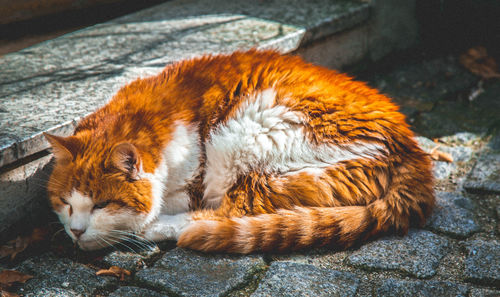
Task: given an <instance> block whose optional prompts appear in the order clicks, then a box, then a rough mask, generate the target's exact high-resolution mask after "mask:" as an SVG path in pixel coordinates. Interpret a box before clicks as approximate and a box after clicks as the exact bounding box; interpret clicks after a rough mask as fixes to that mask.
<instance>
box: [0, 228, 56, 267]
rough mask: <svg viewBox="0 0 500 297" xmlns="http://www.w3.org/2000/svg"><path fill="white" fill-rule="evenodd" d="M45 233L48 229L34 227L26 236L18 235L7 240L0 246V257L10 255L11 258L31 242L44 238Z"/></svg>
mask: <svg viewBox="0 0 500 297" xmlns="http://www.w3.org/2000/svg"><path fill="white" fill-rule="evenodd" d="M47 233H48V231H47V229H45V228H35V229H33V232H31V234H30V235H28V236H18V237H17V238H16V239H13V240H10V241H8V242H7V243H6V244H4V245H2V246H0V258H4V257H8V256H10V259H11V260H13V259H14V258H15V257H16V256H17V254H19V253H20V252H22V251H24V250H25V249H26V248H27V247H28V246H30V245H31V244H33V243H36V242H40V241H42V240H44V239H45V237H46V236H47Z"/></svg>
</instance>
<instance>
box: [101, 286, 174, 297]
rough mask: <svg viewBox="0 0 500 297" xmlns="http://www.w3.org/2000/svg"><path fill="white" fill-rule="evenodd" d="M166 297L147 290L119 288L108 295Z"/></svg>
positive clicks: (118, 296)
mask: <svg viewBox="0 0 500 297" xmlns="http://www.w3.org/2000/svg"><path fill="white" fill-rule="evenodd" d="M124 296H127V297H146V296H147V297H167V296H168V295H166V294H160V293H157V292H155V291H151V290H148V289H143V288H137V287H129V286H125V287H120V288H119V289H118V290H116V291H114V292H113V293H111V294H109V297H124Z"/></svg>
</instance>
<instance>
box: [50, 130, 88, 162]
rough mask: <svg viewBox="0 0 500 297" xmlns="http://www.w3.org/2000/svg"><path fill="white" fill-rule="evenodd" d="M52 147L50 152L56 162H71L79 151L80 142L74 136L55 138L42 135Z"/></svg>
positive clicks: (54, 136)
mask: <svg viewBox="0 0 500 297" xmlns="http://www.w3.org/2000/svg"><path fill="white" fill-rule="evenodd" d="M43 135H44V136H45V138H47V140H48V141H49V143H50V145H51V146H52V152H53V153H54V156H55V157H56V160H58V161H71V160H73V159H74V158H75V156H76V154H77V153H78V151H79V150H80V149H81V142H80V140H79V139H78V138H76V137H75V136H68V137H62V136H56V135H51V134H49V133H45V132H44V133H43Z"/></svg>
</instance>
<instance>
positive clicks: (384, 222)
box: [177, 195, 434, 254]
mask: <svg viewBox="0 0 500 297" xmlns="http://www.w3.org/2000/svg"><path fill="white" fill-rule="evenodd" d="M403 201H404V200H403ZM392 202H394V200H392V199H389V200H386V199H380V200H376V201H374V202H373V203H371V204H369V205H367V206H342V207H296V208H294V209H292V210H279V211H278V212H276V213H271V214H261V215H257V216H245V217H241V218H221V217H216V216H214V217H211V216H210V215H208V214H206V215H204V216H202V218H201V219H197V220H195V221H193V222H192V223H191V224H190V225H189V226H188V227H187V228H186V229H185V230H184V232H183V233H182V234H181V235H180V237H179V239H178V243H177V244H178V246H180V247H186V248H190V249H195V250H200V251H206V252H230V253H242V254H247V253H252V252H286V251H291V250H299V249H303V248H306V247H321V246H328V247H331V248H339V249H344V248H348V247H350V246H353V245H356V244H357V243H360V242H363V241H366V240H368V239H371V238H374V237H376V236H379V235H382V234H385V233H387V232H396V233H398V234H406V232H407V231H408V228H409V225H410V222H412V223H414V222H416V223H417V224H418V225H422V224H423V223H424V222H425V217H426V216H427V215H428V214H429V212H430V211H431V208H432V206H433V203H434V200H433V196H432V195H431V196H430V198H429V199H428V201H427V202H426V203H422V201H419V202H417V201H415V203H411V201H406V202H409V204H408V205H393V203H392Z"/></svg>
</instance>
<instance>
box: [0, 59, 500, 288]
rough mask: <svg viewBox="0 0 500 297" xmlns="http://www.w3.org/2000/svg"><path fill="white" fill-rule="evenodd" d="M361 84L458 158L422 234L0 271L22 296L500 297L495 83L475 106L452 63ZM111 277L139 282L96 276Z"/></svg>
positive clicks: (80, 259)
mask: <svg viewBox="0 0 500 297" xmlns="http://www.w3.org/2000/svg"><path fill="white" fill-rule="evenodd" d="M365 79H367V80H368V81H369V83H370V84H371V85H373V86H376V87H378V88H380V89H381V90H382V91H383V92H385V93H388V94H390V95H391V96H393V97H394V98H395V100H396V101H397V102H398V103H399V104H401V105H402V107H403V108H402V110H403V112H404V113H406V114H407V116H408V119H409V121H410V122H411V123H412V125H413V127H414V129H415V130H416V132H417V133H418V134H419V135H421V136H418V137H417V140H418V141H419V142H420V144H421V145H422V147H423V148H424V149H425V150H427V151H430V150H431V149H432V148H434V147H435V146H436V144H437V143H438V144H440V148H439V149H440V150H442V151H444V152H448V153H450V154H451V155H452V156H453V158H454V162H453V163H444V162H435V163H434V173H435V176H436V191H437V207H436V209H435V211H434V213H433V214H432V216H431V217H430V219H429V221H428V223H427V225H426V226H425V227H424V228H423V229H412V230H410V232H409V234H408V235H407V236H405V237H397V236H388V237H384V238H381V239H379V240H375V241H373V242H370V243H367V244H365V245H362V246H361V247H358V248H355V249H352V250H348V251H328V250H318V249H316V250H311V251H304V252H301V253H292V254H287V255H260V254H258V255H251V256H234V255H204V254H200V253H196V252H191V251H186V250H182V249H179V248H175V247H174V245H173V244H172V243H164V244H160V246H159V247H155V248H153V249H152V250H151V251H147V252H139V253H135V252H131V251H126V250H122V251H113V250H111V251H103V252H98V253H92V254H88V253H83V252H80V251H76V250H74V249H72V248H68V249H66V250H63V251H59V252H56V251H54V250H53V249H49V248H46V249H45V251H43V249H41V250H42V251H43V252H39V253H38V254H36V253H35V254H33V255H31V256H25V257H24V258H22V256H21V259H20V260H18V261H17V262H16V261H15V262H13V263H0V266H3V267H4V268H12V269H17V270H19V271H22V272H25V273H29V274H31V275H33V276H34V278H33V279H31V280H29V281H27V282H26V284H25V285H24V286H21V287H19V288H18V289H17V293H18V294H22V295H26V296H88V295H98V296H440V297H444V296H500V236H499V233H500V228H499V221H500V188H499V185H500V145H499V143H500V142H499V140H498V139H499V137H500V134H498V131H499V129H498V127H496V126H495V125H497V126H498V125H499V123H498V111H499V110H500V100H499V99H500V98H498V97H499V96H500V92H499V90H500V83H499V82H498V81H497V82H495V81H493V82H486V83H485V84H484V86H483V87H484V89H485V91H484V93H483V94H482V95H480V96H479V97H477V98H475V99H474V101H469V100H468V99H467V94H469V92H470V91H471V90H473V89H474V87H475V86H476V84H477V82H478V79H477V78H476V77H474V76H472V75H470V74H469V73H467V72H466V71H465V70H464V69H462V68H461V67H460V66H459V64H458V63H457V61H456V59H455V58H454V57H445V58H440V59H435V60H428V61H420V62H416V63H414V64H411V65H409V64H408V65H401V66H399V67H397V68H396V69H393V70H391V71H388V72H387V73H382V74H376V75H371V76H369V77H367V78H365ZM464 98H466V99H464ZM464 118H466V120H463V119H464ZM492 131H493V132H492ZM495 131H496V132H495ZM495 133H496V134H495ZM430 138H433V139H432V140H431V139H430ZM436 142H437V143H436ZM58 238H61V237H58ZM68 250H69V251H68ZM111 265H116V266H120V267H123V268H126V269H128V270H130V271H131V272H132V275H131V276H128V277H125V279H124V280H119V279H117V278H115V277H110V276H96V275H95V272H96V270H97V269H100V268H107V267H109V266H111Z"/></svg>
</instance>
